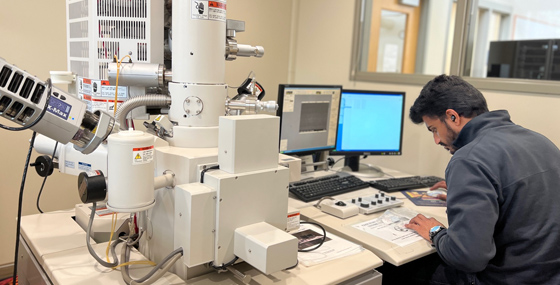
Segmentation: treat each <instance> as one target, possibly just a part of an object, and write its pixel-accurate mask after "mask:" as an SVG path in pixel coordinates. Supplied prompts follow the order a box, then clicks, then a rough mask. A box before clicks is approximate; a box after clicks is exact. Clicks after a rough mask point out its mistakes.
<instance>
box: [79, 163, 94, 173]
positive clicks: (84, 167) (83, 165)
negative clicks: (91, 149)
mask: <svg viewBox="0 0 560 285" xmlns="http://www.w3.org/2000/svg"><path fill="white" fill-rule="evenodd" d="M78 169H79V170H83V171H91V164H89V163H85V162H81V161H78Z"/></svg>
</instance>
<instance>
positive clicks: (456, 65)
mask: <svg viewBox="0 0 560 285" xmlns="http://www.w3.org/2000/svg"><path fill="white" fill-rule="evenodd" d="M365 1H367V0H356V5H355V17H354V18H355V21H354V32H353V45H352V62H351V66H350V67H351V68H350V80H353V81H365V82H375V83H395V84H412V85H424V84H426V82H428V81H430V80H432V79H433V78H434V77H435V76H437V75H425V74H402V73H383V72H366V71H360V70H359V66H360V62H359V60H360V58H361V54H360V51H361V48H360V47H361V46H362V45H363V41H362V37H361V34H362V28H363V23H364V21H365V11H364V7H365ZM374 1H375V0H374ZM456 2H457V12H456V18H455V30H454V35H453V44H452V49H451V68H450V71H449V75H457V76H461V77H462V78H463V79H465V80H466V81H468V82H469V83H471V84H472V85H473V86H475V87H476V88H479V89H484V90H493V91H506V92H516V93H518V92H522V93H529V94H549V95H560V81H553V80H534V79H519V78H494V77H491V78H482V77H471V76H465V75H464V74H465V71H466V70H467V69H470V65H471V62H472V57H473V48H474V34H475V33H474V29H475V25H474V24H473V25H471V23H474V21H475V20H476V19H474V16H476V15H477V13H476V11H475V9H478V0H456Z"/></svg>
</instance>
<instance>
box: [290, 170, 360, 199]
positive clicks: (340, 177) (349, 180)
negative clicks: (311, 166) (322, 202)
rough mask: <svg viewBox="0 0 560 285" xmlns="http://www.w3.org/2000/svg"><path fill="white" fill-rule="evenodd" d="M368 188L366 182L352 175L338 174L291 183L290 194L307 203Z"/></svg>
mask: <svg viewBox="0 0 560 285" xmlns="http://www.w3.org/2000/svg"><path fill="white" fill-rule="evenodd" d="M368 187H369V183H368V182H365V181H362V180H361V179H360V178H358V177H356V176H354V175H352V174H349V173H346V172H338V173H337V174H335V175H328V176H323V177H317V178H312V179H305V180H300V181H297V182H292V183H290V193H292V194H293V195H294V196H296V197H297V198H298V199H300V200H302V201H303V202H309V201H313V200H318V199H321V198H322V197H325V196H333V195H338V194H344V193H347V192H351V191H354V190H358V189H363V188H368Z"/></svg>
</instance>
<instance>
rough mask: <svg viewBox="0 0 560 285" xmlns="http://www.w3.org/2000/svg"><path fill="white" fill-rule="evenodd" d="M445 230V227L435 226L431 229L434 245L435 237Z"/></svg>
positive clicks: (431, 239)
mask: <svg viewBox="0 0 560 285" xmlns="http://www.w3.org/2000/svg"><path fill="white" fill-rule="evenodd" d="M443 229H445V227H444V226H435V227H433V228H431V229H430V241H431V242H432V244H433V243H434V237H435V236H436V235H437V234H438V233H439V232H441V231H442V230H443Z"/></svg>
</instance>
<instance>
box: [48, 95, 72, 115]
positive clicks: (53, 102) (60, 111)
mask: <svg viewBox="0 0 560 285" xmlns="http://www.w3.org/2000/svg"><path fill="white" fill-rule="evenodd" d="M70 110H72V106H71V105H70V104H67V103H66V102H64V101H62V100H60V99H58V98H56V97H51V99H50V100H49V106H48V107H47V111H49V112H51V113H53V114H55V115H57V116H59V117H61V118H63V119H64V120H68V116H69V115H70Z"/></svg>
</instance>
